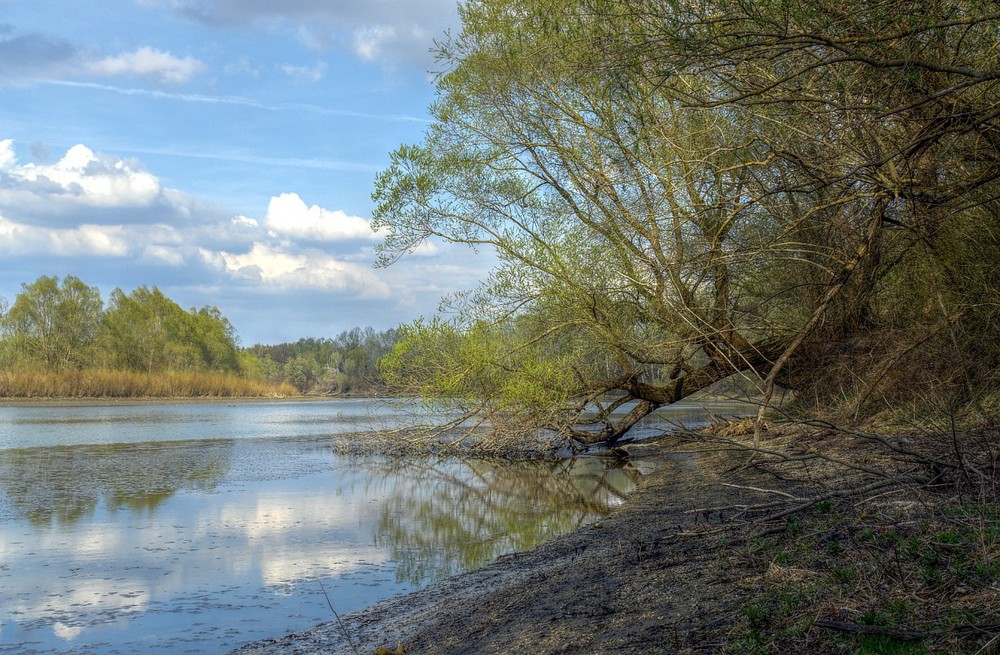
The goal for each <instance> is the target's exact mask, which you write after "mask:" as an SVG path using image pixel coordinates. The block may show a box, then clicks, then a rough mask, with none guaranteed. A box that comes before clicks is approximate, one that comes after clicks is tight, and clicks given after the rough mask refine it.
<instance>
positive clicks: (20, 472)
mask: <svg viewBox="0 0 1000 655" xmlns="http://www.w3.org/2000/svg"><path fill="white" fill-rule="evenodd" d="M231 451H232V442H231V441H225V440H211V441H181V442H150V443H141V444H135V443H129V444H106V445H87V446H53V447H46V448H26V449H14V450H0V486H2V487H3V490H4V491H5V492H6V494H7V496H8V498H9V499H10V504H11V507H12V509H13V511H14V513H15V514H16V515H18V516H20V517H24V518H27V519H28V520H29V521H31V522H32V523H34V524H36V525H38V524H48V523H51V522H52V521H53V520H54V521H55V522H56V523H58V524H64V525H67V524H72V523H75V522H76V521H78V520H79V519H81V518H83V517H86V516H90V515H93V513H94V512H95V511H96V510H97V507H98V505H99V504H100V503H101V501H102V500H103V502H104V505H105V507H106V508H107V509H108V510H111V511H114V510H117V509H126V508H127V509H131V510H133V511H146V512H152V511H153V510H155V509H156V508H157V507H158V506H159V505H160V504H161V503H163V501H165V500H166V499H167V498H170V497H171V496H172V495H174V494H175V493H176V492H177V491H178V490H181V489H191V490H211V489H213V488H214V487H215V486H216V485H217V484H218V483H219V482H220V481H221V480H222V479H223V478H224V477H225V475H226V473H227V472H228V471H229V465H230V457H231Z"/></svg>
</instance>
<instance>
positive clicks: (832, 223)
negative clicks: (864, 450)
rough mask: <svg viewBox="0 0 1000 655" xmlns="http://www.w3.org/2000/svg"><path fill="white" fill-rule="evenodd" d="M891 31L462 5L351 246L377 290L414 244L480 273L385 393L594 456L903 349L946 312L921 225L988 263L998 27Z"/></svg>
mask: <svg viewBox="0 0 1000 655" xmlns="http://www.w3.org/2000/svg"><path fill="white" fill-rule="evenodd" d="M903 4H906V3H900V2H895V1H894V2H882V3H869V4H868V5H866V7H868V8H867V9H866V10H864V11H860V10H859V11H851V12H846V11H841V10H840V9H839V5H836V6H834V5H833V4H831V3H828V2H822V1H820V0H801V1H799V2H787V1H781V2H778V1H775V2H768V1H763V2H753V3H751V2H743V1H740V0H717V1H714V2H713V1H710V0H706V1H704V2H697V3H691V2H679V1H675V0H662V1H660V2H638V1H632V0H590V1H589V2H588V1H585V2H568V1H564V2H540V1H537V0H491V1H482V2H470V3H468V4H466V5H465V6H464V7H463V9H462V17H463V25H464V27H463V30H462V32H461V34H460V35H458V36H457V37H455V38H453V39H450V40H448V41H447V42H446V43H445V44H444V45H442V46H441V51H440V55H441V61H442V63H443V64H444V67H445V70H446V72H445V73H443V74H442V75H441V76H440V78H439V81H438V99H437V101H436V103H435V105H434V107H433V113H434V118H435V121H434V123H433V124H432V126H431V127H430V128H429V129H428V131H427V133H426V136H425V139H424V142H423V143H422V144H420V145H416V146H405V147H402V148H400V149H399V150H397V151H396V152H395V153H393V155H392V164H391V166H390V167H389V169H388V170H386V171H385V172H384V173H383V174H382V175H381V176H380V177H379V179H378V182H377V188H376V192H375V195H374V197H375V199H376V201H377V203H378V207H377V210H376V222H377V223H378V224H379V225H380V226H382V227H387V228H389V230H390V236H389V237H388V238H387V239H386V241H385V242H384V244H383V245H382V248H381V252H382V255H383V262H384V263H390V262H391V261H392V260H393V259H394V258H395V257H397V256H400V255H401V254H403V253H405V252H407V251H409V250H411V249H413V248H414V247H416V246H417V245H418V244H419V243H420V242H421V241H422V240H424V239H427V238H430V237H436V238H441V239H444V240H447V241H451V242H458V243H466V244H470V245H472V246H488V247H491V248H494V249H495V250H496V252H497V253H498V255H499V259H500V266H499V267H498V269H497V270H496V272H495V274H494V276H493V278H492V279H491V280H490V281H489V282H488V283H487V284H486V285H484V286H483V287H482V288H480V289H479V290H478V291H477V292H476V293H472V294H469V295H467V296H463V297H461V298H459V299H458V300H457V303H456V304H457V309H458V310H459V311H458V312H457V314H455V315H456V316H457V318H456V319H454V320H453V322H452V323H451V324H448V323H446V322H444V321H443V320H438V321H431V322H428V323H420V324H416V325H414V326H411V327H410V328H409V330H408V331H406V332H405V333H404V339H403V340H402V342H401V343H400V344H399V345H398V346H397V349H396V351H395V353H394V354H393V356H391V357H389V358H388V359H387V360H386V365H385V370H386V373H387V375H388V377H389V378H390V380H391V381H394V382H397V383H404V384H405V383H411V384H413V385H415V386H416V387H417V390H418V391H420V392H422V393H425V394H431V395H435V394H436V395H441V396H447V397H451V398H455V399H459V400H461V401H463V403H464V406H465V407H466V409H467V410H468V411H469V412H470V413H475V414H478V415H481V416H484V417H487V418H489V419H490V423H491V425H493V426H494V427H495V428H498V427H499V428H505V427H507V426H510V427H509V428H508V430H509V432H510V433H511V434H518V435H521V434H523V433H524V432H525V430H529V431H530V430H531V429H537V428H538V427H545V428H548V429H549V430H550V431H551V432H552V433H553V434H554V435H556V437H557V439H568V440H570V441H572V442H574V443H577V444H580V443H591V442H595V441H603V442H614V441H616V440H618V439H619V438H621V437H622V436H623V435H624V434H625V433H626V432H627V431H628V430H629V429H630V428H631V427H632V426H633V425H634V424H635V422H636V421H638V420H640V419H641V418H642V417H643V416H646V415H648V414H649V413H650V412H652V411H654V410H655V409H656V408H658V407H661V406H663V405H665V404H669V403H672V402H676V401H677V400H679V399H681V398H683V397H685V396H687V395H689V394H691V393H693V392H695V391H698V390H700V389H703V388H705V387H706V386H708V385H710V384H712V383H714V382H716V381H718V380H720V379H722V378H725V377H727V376H730V375H732V374H733V373H735V372H739V371H747V370H749V371H751V372H754V373H757V374H759V376H760V377H761V378H762V379H764V380H766V382H767V386H768V388H770V387H771V386H772V385H773V384H774V382H775V381H776V380H778V379H779V377H784V378H785V379H786V380H787V381H790V382H792V383H795V381H796V376H797V377H798V378H799V380H801V379H803V378H809V377H810V376H808V375H805V376H803V375H801V372H802V371H810V370H814V369H816V368H817V367H816V364H817V363H821V362H822V363H824V364H826V365H828V364H829V362H828V361H826V360H824V359H823V358H824V356H825V354H828V352H827V351H828V350H829V346H830V344H834V345H836V346H837V347H842V344H844V343H845V342H849V341H851V340H857V339H858V338H859V337H864V336H865V335H867V334H871V333H872V330H873V329H875V328H884V327H886V326H889V327H891V328H893V329H897V330H898V329H900V328H901V327H902V328H904V329H905V328H906V327H908V326H909V323H912V322H913V321H914V320H915V318H916V314H919V312H920V311H925V308H923V307H921V308H916V309H915V308H914V305H913V304H912V300H914V299H916V300H918V301H919V302H921V303H924V304H926V302H927V301H929V300H933V299H935V297H937V298H938V299H940V296H941V294H938V293H937V291H938V290H940V288H941V287H940V285H939V284H938V280H936V279H935V277H934V276H935V275H937V274H939V273H940V275H943V276H948V275H952V277H951V278H950V279H952V280H953V283H952V284H951V286H950V287H949V288H950V289H953V290H957V289H958V288H959V286H960V283H958V282H957V281H956V279H955V276H954V275H953V273H954V271H951V270H950V269H949V268H948V262H949V260H954V258H955V255H956V252H958V251H956V250H955V249H954V248H952V249H951V250H949V251H948V253H950V254H949V255H947V256H946V255H944V254H943V253H942V252H941V249H940V244H941V243H943V241H944V240H945V239H946V238H947V239H948V240H950V241H949V242H950V243H952V244H954V243H956V242H960V241H961V239H960V237H959V235H961V234H962V233H963V232H962V230H961V229H957V228H956V229H950V231H949V230H945V229H944V227H945V226H947V227H949V228H951V227H952V226H964V228H963V229H965V228H968V226H970V225H972V224H975V220H976V218H977V217H978V218H983V217H984V216H985V218H986V219H988V220H985V221H980V224H982V225H984V226H985V228H986V229H985V234H984V235H983V239H982V240H981V243H983V244H984V245H983V247H982V248H980V249H979V250H978V251H977V252H978V253H979V255H980V256H982V255H983V254H984V253H986V254H988V253H991V252H994V253H995V244H996V239H995V234H996V232H994V231H993V226H994V225H995V224H996V211H995V197H994V195H993V191H994V190H995V184H994V182H995V180H996V177H997V172H998V162H997V156H996V152H997V151H996V147H995V146H996V139H997V134H996V120H997V100H996V99H997V98H998V97H1000V94H997V93H996V91H997V89H996V81H997V79H998V78H997V74H996V70H998V68H997V66H996V63H997V62H996V59H997V52H998V49H997V47H996V46H997V31H996V29H992V30H991V28H990V25H993V27H994V28H995V17H990V16H989V15H986V14H984V12H981V11H977V10H976V8H975V5H973V4H971V3H969V2H962V1H960V0H952V1H951V2H947V1H946V0H934V1H933V2H930V1H929V2H928V3H927V4H928V10H927V11H926V12H924V13H914V12H909V11H907V12H904V13H900V12H901V8H902V5H903ZM949 12H950V13H949ZM935 21H936V22H935ZM991 21H992V22H991ZM883 50H884V51H885V52H883ZM886 53H888V54H886ZM949 57H950V58H952V59H953V60H954V61H955V62H956V63H953V64H949V63H947V60H948V59H949ZM977 57H978V59H977ZM991 67H992V68H991ZM991 71H992V72H991ZM907 98H909V99H907ZM991 203H992V204H991ZM928 252H931V253H935V255H934V257H932V259H933V260H934V262H938V263H937V264H935V265H933V266H930V267H929V268H930V269H933V271H929V270H923V269H921V267H922V266H924V267H926V266H927V261H928V257H927V256H926V254H927V253H928ZM977 270H978V271H979V273H980V275H981V277H982V279H983V280H984V281H987V282H988V280H989V279H991V278H990V274H989V272H988V271H985V270H982V269H977ZM914 279H918V280H920V284H921V285H923V286H925V287H926V289H925V290H923V291H921V292H920V293H917V294H912V293H910V287H912V284H910V283H911V282H912V281H913V280H914ZM984 288H985V289H989V286H988V285H987V286H985V287H984ZM908 293H910V295H909V296H908V295H907V294H908ZM901 302H904V303H905V304H904V305H903V306H902V307H903V308H902V309H901ZM943 304H944V305H945V309H943V310H942V311H943V312H945V313H946V314H949V315H950V316H953V315H954V310H953V309H949V308H948V307H947V303H943ZM893 312H895V313H896V314H899V315H905V316H903V318H902V319H900V318H899V317H898V316H897V317H895V318H894V317H893V316H890V315H891V314H892V313H893ZM932 331H933V330H932ZM925 332H926V331H925ZM922 338H924V337H920V336H918V337H915V339H916V341H920V339H922ZM908 348H909V346H904V347H903V348H901V349H899V351H898V352H897V353H896V354H895V355H894V357H895V360H894V359H893V357H889V358H886V359H885V360H883V362H881V363H882V364H884V362H889V363H892V362H893V361H898V358H899V356H901V355H899V353H900V352H901V353H906V352H912V350H908ZM842 354H843V352H842V351H836V352H834V356H836V357H840V356H842ZM815 377H816V376H812V379H815ZM844 377H845V378H847V379H851V378H853V377H855V376H854V374H853V372H851V373H844ZM626 403H629V404H628V405H626ZM622 406H627V407H629V408H630V409H629V411H627V412H615V411H614V410H616V409H618V408H620V407H622Z"/></svg>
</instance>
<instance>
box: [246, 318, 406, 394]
mask: <svg viewBox="0 0 1000 655" xmlns="http://www.w3.org/2000/svg"><path fill="white" fill-rule="evenodd" d="M397 339H398V335H397V333H396V330H395V329H390V330H386V331H384V332H377V331H376V330H374V329H373V328H371V327H365V328H360V327H356V328H354V329H352V330H348V331H345V332H341V333H340V334H339V335H337V337H336V338H333V339H314V338H309V339H299V340H298V341H296V342H295V343H281V344H276V345H269V346H267V345H255V346H253V347H252V348H250V349H249V350H250V353H252V354H253V355H254V356H255V357H256V358H257V359H258V360H259V362H260V366H261V370H262V371H263V375H264V379H265V380H266V381H268V382H271V383H275V384H276V383H281V382H287V383H289V384H291V385H293V386H294V387H295V388H296V389H298V390H299V391H300V392H302V393H320V394H344V393H357V394H370V393H377V392H378V391H379V390H380V389H381V388H382V387H383V386H384V384H385V383H384V381H383V379H382V376H381V375H380V373H379V372H378V369H377V368H376V364H377V363H378V361H379V360H380V359H381V358H382V356H383V355H385V354H386V353H388V352H389V351H390V350H392V347H393V346H394V345H395V343H396V341H397Z"/></svg>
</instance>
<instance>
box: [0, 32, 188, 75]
mask: <svg viewBox="0 0 1000 655" xmlns="http://www.w3.org/2000/svg"><path fill="white" fill-rule="evenodd" d="M3 27H6V29H0V82H18V83H23V82H27V81H30V80H37V79H39V78H43V77H47V76H48V77H51V76H61V77H69V78H79V77H94V76H98V77H131V78H145V79H147V80H152V81H154V82H157V83H162V84H183V83H186V82H188V81H190V80H191V78H193V77H194V76H195V75H197V74H198V73H200V72H202V71H203V70H204V69H205V64H204V63H203V62H202V61H200V60H199V59H196V58H195V57H192V56H185V57H177V56H175V55H173V54H171V53H169V52H164V51H162V50H158V49H156V48H154V47H151V46H142V47H139V48H137V49H135V50H132V51H128V52H121V53H119V54H117V55H115V56H103V57H102V56H101V55H100V54H97V53H95V52H92V51H89V50H87V49H81V48H78V47H77V46H76V45H75V44H73V43H71V42H70V41H68V40H66V39H64V38H62V37H58V36H52V35H49V34H42V33H39V32H31V33H28V34H14V31H15V30H14V28H13V27H11V26H0V28H3Z"/></svg>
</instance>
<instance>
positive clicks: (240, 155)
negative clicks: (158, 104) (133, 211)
mask: <svg viewBox="0 0 1000 655" xmlns="http://www.w3.org/2000/svg"><path fill="white" fill-rule="evenodd" d="M127 150H129V151H130V152H133V153H136V154H140V155H160V156H164V157H179V158H191V159H209V160H214V161H227V162H236V163H240V164H259V165H262V166H280V167H282V168H311V169H315V170H326V171H350V172H355V173H377V172H378V171H380V170H382V168H383V166H382V165H380V164H374V163H370V162H354V161H334V160H328V159H304V158H301V157H268V156H264V155H255V154H252V153H247V152H239V151H221V150H212V151H198V150H184V149H179V148H143V147H137V148H131V147H130V148H127Z"/></svg>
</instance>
